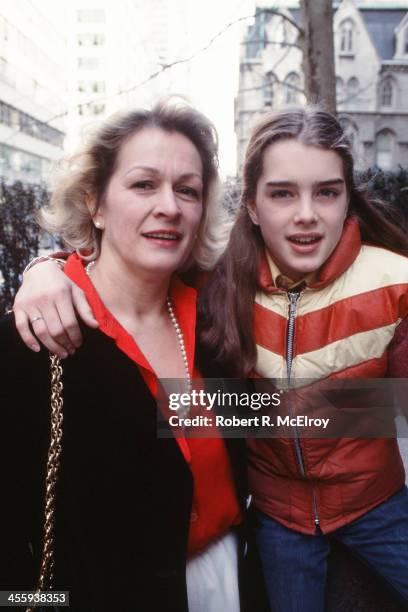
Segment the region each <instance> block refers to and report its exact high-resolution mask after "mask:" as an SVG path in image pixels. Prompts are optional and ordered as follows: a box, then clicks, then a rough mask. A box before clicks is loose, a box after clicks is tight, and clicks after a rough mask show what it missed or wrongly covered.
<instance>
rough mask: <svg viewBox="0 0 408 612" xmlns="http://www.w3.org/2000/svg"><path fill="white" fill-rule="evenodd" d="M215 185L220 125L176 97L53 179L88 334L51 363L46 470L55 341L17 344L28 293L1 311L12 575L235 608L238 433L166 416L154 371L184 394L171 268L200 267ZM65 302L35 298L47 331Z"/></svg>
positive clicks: (0, 579) (68, 269)
mask: <svg viewBox="0 0 408 612" xmlns="http://www.w3.org/2000/svg"><path fill="white" fill-rule="evenodd" d="M217 185H218V170H217V142H216V136H215V131H214V128H213V126H212V125H211V124H210V123H209V121H208V120H207V119H206V118H205V117H204V116H203V115H201V114H200V113H199V112H198V111H195V110H194V109H192V108H190V107H189V106H187V105H185V104H183V105H180V104H179V105H173V104H171V103H166V104H159V105H157V106H156V107H155V108H154V109H153V110H152V111H130V112H127V113H124V114H122V115H120V116H116V117H114V118H112V119H111V120H108V121H107V122H105V123H104V124H103V125H102V126H101V128H100V129H99V130H98V131H97V132H96V133H95V135H94V136H93V138H92V139H91V141H90V142H89V143H88V145H87V147H86V148H85V149H84V150H83V151H82V152H80V153H79V154H78V155H77V156H76V157H75V158H73V160H71V162H70V163H69V164H68V167H67V168H66V171H65V174H64V176H62V177H60V179H59V182H57V184H56V187H55V189H54V191H53V195H52V198H51V207H50V210H48V211H45V214H44V218H45V222H46V226H47V227H48V228H50V229H52V231H54V232H55V233H57V234H58V235H59V236H60V237H61V238H62V239H63V240H64V242H65V243H66V244H67V245H69V246H70V247H71V248H73V249H75V252H74V253H73V254H72V255H71V256H70V257H69V258H68V261H67V262H66V264H65V267H64V273H65V278H67V281H68V279H69V281H68V282H69V286H70V287H71V290H72V291H73V293H74V294H75V291H76V288H78V292H79V291H81V292H83V295H84V296H85V298H86V300H87V303H88V304H89V309H90V311H91V312H92V316H91V315H90V314H88V319H91V322H92V327H91V328H90V327H84V328H83V329H82V335H83V346H82V348H81V350H78V351H76V352H75V353H74V351H73V350H72V349H71V350H70V351H69V352H70V353H71V356H70V358H69V359H67V360H65V361H64V362H63V363H62V364H61V365H58V363H56V362H55V358H53V361H52V368H51V369H52V375H53V377H54V378H53V398H52V399H53V409H54V410H55V409H57V410H58V409H60V408H61V402H63V407H62V416H61V414H60V411H59V412H58V411H57V413H56V421H55V420H53V423H52V426H53V430H52V434H53V435H52V444H53V446H52V448H51V452H52V453H53V459H52V460H51V463H49V464H48V473H47V474H46V469H45V465H46V455H47V447H48V444H49V425H48V423H49V414H48V410H49V401H50V400H49V394H50V373H49V369H50V367H49V363H48V361H49V360H48V354H47V353H46V351H43V350H42V351H40V352H37V353H33V352H32V351H29V350H27V348H26V346H25V345H24V344H23V343H22V342H21V339H20V338H19V335H18V332H17V329H16V326H15V325H17V328H18V329H20V330H21V329H22V328H24V322H23V321H22V319H23V318H22V316H21V311H20V312H19V309H18V308H16V311H15V313H16V314H15V318H16V323H15V321H14V317H13V316H11V315H10V316H6V317H3V319H2V320H1V323H0V341H1V345H2V347H3V352H4V354H6V355H7V360H6V363H5V364H4V367H3V369H2V384H1V392H0V397H1V405H2V412H1V415H2V417H1V418H2V427H1V429H2V440H1V444H0V446H1V458H0V465H1V468H0V469H1V482H2V486H3V487H4V490H5V491H7V497H8V501H7V503H6V504H5V508H4V509H5V516H3V520H2V526H1V532H2V533H1V542H2V544H1V551H0V563H1V571H0V584H1V586H0V588H1V589H2V590H19V591H22V590H33V589H34V588H35V586H36V579H37V578H38V576H39V575H40V574H41V582H40V588H41V589H47V588H50V580H51V579H52V588H53V589H54V592H57V591H69V597H70V609H71V610H75V611H76V612H82V611H84V612H85V611H86V612H91V611H92V610H98V611H99V610H130V609H135V610H136V609H137V610H139V609H140V610H148V609H154V610H160V611H161V612H165V611H168V612H170V611H174V612H183V611H184V612H187V610H188V611H189V612H195V611H196V612H204V611H209V612H218V611H219V610H221V609H224V610H231V612H238V611H239V609H240V604H239V593H238V578H237V572H238V558H239V554H238V553H239V551H238V548H239V543H238V537H237V528H238V526H239V524H240V522H241V504H242V502H243V499H242V498H243V495H244V491H245V485H244V481H243V477H242V478H241V476H240V475H239V474H238V471H239V467H238V466H237V465H236V464H234V470H235V471H234V473H233V471H232V468H231V463H230V454H231V453H233V452H234V449H233V447H232V445H230V447H229V448H227V445H226V444H225V443H224V441H223V440H221V439H220V438H217V439H212V440H206V441H202V440H186V439H184V438H177V439H176V438H175V437H171V436H170V437H168V438H166V439H160V440H158V439H157V431H156V429H157V423H156V421H157V408H156V403H155V398H156V396H157V393H158V379H159V378H162V379H166V378H169V379H180V380H181V381H184V383H183V385H184V388H185V390H186V391H187V392H188V391H189V390H191V384H192V379H193V377H198V376H199V372H198V371H197V369H196V368H195V365H194V351H195V300H196V292H195V290H194V289H192V288H191V287H189V286H187V285H185V284H184V283H183V282H182V281H181V279H180V277H179V276H178V273H179V272H180V271H183V270H186V269H188V267H189V266H191V264H192V263H196V264H199V265H201V266H203V265H206V260H207V257H208V252H209V251H208V248H207V247H208V244H209V243H210V242H209V240H210V239H209V236H210V230H211V227H210V226H211V223H212V219H211V215H212V214H213V212H211V207H212V206H214V204H215V197H214V194H215V192H216V189H217ZM51 265H56V264H55V263H53V264H51ZM63 301H64V293H62V295H60V296H59V297H58V299H57V302H56V305H55V306H54V305H53V304H52V303H51V302H48V304H47V305H46V304H45V302H44V303H43V306H44V309H43V308H42V307H41V306H36V307H33V308H32V309H31V310H30V311H29V322H30V325H31V329H32V330H33V332H34V333H35V334H37V335H38V337H39V338H42V339H45V338H46V337H47V335H48V334H53V333H54V332H55V329H56V328H58V326H64V325H65V326H66V327H67V328H68V330H69V329H70V326H71V324H72V320H73V317H74V311H73V308H72V307H71V304H69V306H68V308H65V309H64V308H63V309H62V310H61V309H59V308H58V306H59V304H60V303H62V302H63ZM65 304H66V305H67V302H65ZM26 334H31V332H28V331H27V330H26ZM23 335H24V334H23ZM68 335H69V332H68ZM26 338H27V335H26ZM30 343H32V340H31V342H29V344H30ZM73 343H75V338H74V339H73ZM49 348H50V350H51V351H53V352H54V353H58V352H59V351H58V350H57V348H58V347H56V345H55V344H51V345H50V346H49ZM60 354H61V353H60ZM61 367H62V378H61V370H60V368H61ZM61 385H62V386H61ZM55 403H57V406H56V405H55ZM58 404H59V406H58ZM53 415H54V412H53ZM61 418H62V422H61ZM55 435H56V438H55ZM54 438H55V439H54ZM61 445H62V449H61V448H60V446H61ZM46 477H47V481H46V489H45V478H46ZM234 480H235V481H236V482H238V485H239V486H240V493H239V495H238V494H237V492H236V491H237V490H236V486H235V482H234ZM44 500H45V501H44ZM44 503H45V504H46V508H45V509H44ZM44 512H45V517H46V518H45V535H44V533H43V529H44V527H43V515H44ZM43 539H44V542H43ZM41 557H42V563H43V564H42V566H41ZM187 558H188V560H187ZM53 602H54V603H56V605H57V600H53Z"/></svg>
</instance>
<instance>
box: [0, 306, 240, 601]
mask: <svg viewBox="0 0 408 612" xmlns="http://www.w3.org/2000/svg"><path fill="white" fill-rule="evenodd" d="M82 332H83V338H84V340H83V346H82V347H81V349H79V350H77V352H76V354H75V355H74V356H73V357H70V358H68V359H67V360H65V361H63V384H64V389H63V398H64V408H63V413H64V421H63V442H62V448H63V450H62V458H61V467H60V477H59V484H58V490H57V511H56V537H55V541H56V544H55V552H56V558H55V578H54V588H55V589H57V590H58V589H60V590H69V591H70V602H71V603H70V608H69V609H70V610H73V611H75V612H94V611H95V612H96V611H98V612H101V611H105V610H106V611H107V610H121V611H125V610H126V611H127V610H132V611H133V610H140V611H143V612H146V611H147V610H160V611H161V612H187V610H188V608H187V592H186V581H185V565H186V548H187V539H188V530H189V521H190V512H191V504H192V497H193V478H192V475H191V472H190V469H189V467H188V465H187V464H186V462H185V460H184V458H183V455H182V453H181V451H180V449H179V446H178V444H177V442H176V441H175V439H174V438H170V439H157V437H156V405H155V401H154V399H153V397H152V395H151V394H150V392H149V389H148V387H147V386H146V384H145V382H144V380H143V378H142V377H141V375H140V373H139V370H138V367H137V366H136V365H135V364H134V363H133V362H132V361H131V360H130V359H129V358H128V357H127V356H126V355H125V354H124V353H122V352H121V351H120V350H119V349H117V347H116V345H115V343H114V342H113V340H111V339H110V338H108V337H107V336H105V335H104V334H102V333H101V332H99V331H98V330H91V329H89V328H83V329H82ZM0 346H1V351H2V356H3V358H2V370H1V371H2V376H1V385H0V388H1V391H0V405H1V434H0V436H1V438H0V478H1V480H0V482H1V487H2V491H3V501H2V510H1V512H2V517H1V523H0V524H1V533H0V590H10V589H18V590H32V589H33V588H34V586H35V584H36V580H37V577H38V574H39V563H40V556H41V545H42V544H41V543H42V525H43V504H44V498H45V492H44V475H45V465H46V455H47V449H48V443H49V422H50V408H49V404H50V398H49V394H50V368H49V354H48V352H46V351H45V350H43V351H41V352H40V353H38V354H35V353H33V352H31V351H30V350H28V349H27V348H26V347H25V346H24V345H23V343H22V341H21V340H20V338H19V336H18V334H17V331H16V329H15V326H14V318H13V317H10V316H8V317H3V318H2V319H1V320H0ZM227 447H228V451H229V454H230V457H231V461H232V466H233V472H234V476H235V480H236V483H237V489H238V495H239V498H240V501H241V503H242V504H244V500H245V493H246V484H245V465H244V461H245V460H244V457H243V453H242V452H241V451H242V443H241V441H237V440H230V441H228V443H227ZM225 612H227V611H225Z"/></svg>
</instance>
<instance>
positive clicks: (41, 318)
mask: <svg viewBox="0 0 408 612" xmlns="http://www.w3.org/2000/svg"><path fill="white" fill-rule="evenodd" d="M41 320H42V321H44V317H33V318H32V319H30V323H31V324H33V323H35V322H36V321H41Z"/></svg>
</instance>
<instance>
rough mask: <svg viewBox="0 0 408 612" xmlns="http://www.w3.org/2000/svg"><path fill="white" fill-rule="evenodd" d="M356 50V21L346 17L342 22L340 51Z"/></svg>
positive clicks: (351, 51)
mask: <svg viewBox="0 0 408 612" xmlns="http://www.w3.org/2000/svg"><path fill="white" fill-rule="evenodd" d="M353 51H354V22H353V21H352V20H351V19H346V20H345V21H342V23H341V24H340V53H353Z"/></svg>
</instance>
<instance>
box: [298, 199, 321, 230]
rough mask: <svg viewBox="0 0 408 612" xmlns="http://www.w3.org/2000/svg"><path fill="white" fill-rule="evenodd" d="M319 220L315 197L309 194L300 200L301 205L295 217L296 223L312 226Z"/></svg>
mask: <svg viewBox="0 0 408 612" xmlns="http://www.w3.org/2000/svg"><path fill="white" fill-rule="evenodd" d="M317 220H318V215H317V211H316V205H315V202H314V200H313V197H312V196H311V195H309V194H307V195H303V196H302V197H301V198H299V205H298V207H297V210H296V213H295V217H294V221H295V223H302V224H304V225H310V224H313V223H316V222H317Z"/></svg>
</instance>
